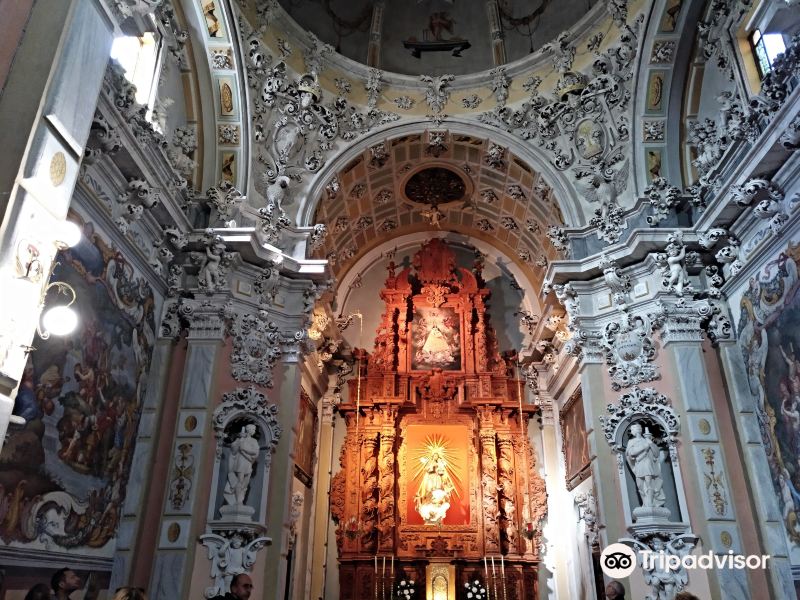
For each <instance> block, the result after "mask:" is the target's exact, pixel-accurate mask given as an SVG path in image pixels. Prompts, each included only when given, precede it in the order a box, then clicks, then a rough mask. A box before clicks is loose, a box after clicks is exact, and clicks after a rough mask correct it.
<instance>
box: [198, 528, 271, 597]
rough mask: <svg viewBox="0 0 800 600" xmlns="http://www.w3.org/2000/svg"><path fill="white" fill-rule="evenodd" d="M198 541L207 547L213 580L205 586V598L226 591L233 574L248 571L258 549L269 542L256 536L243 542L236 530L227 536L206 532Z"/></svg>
mask: <svg viewBox="0 0 800 600" xmlns="http://www.w3.org/2000/svg"><path fill="white" fill-rule="evenodd" d="M223 533H229V532H223ZM200 541H201V542H202V543H203V545H204V546H206V547H207V548H208V558H209V560H210V561H211V573H210V575H211V579H213V580H214V585H213V586H211V587H209V588H206V591H205V597H206V598H213V597H214V596H221V595H223V594H225V593H227V591H228V590H229V589H230V585H231V579H233V576H234V575H238V574H239V573H249V572H250V570H251V569H252V568H253V565H254V564H255V562H256V558H257V555H258V551H259V550H261V548H263V547H264V546H266V545H267V544H269V543H270V542H271V540H270V538H267V537H257V538H255V539H254V540H252V541H251V542H248V543H245V541H246V539H245V536H244V535H243V534H242V533H240V532H238V531H234V532H230V533H229V535H228V537H224V536H222V535H218V534H216V533H206V534H204V535H201V536H200Z"/></svg>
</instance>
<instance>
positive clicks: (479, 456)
mask: <svg viewBox="0 0 800 600" xmlns="http://www.w3.org/2000/svg"><path fill="white" fill-rule="evenodd" d="M481 270H482V265H481V264H480V263H477V264H476V265H475V268H474V269H473V270H472V271H470V270H468V269H464V268H457V267H456V263H455V256H454V254H453V252H452V251H451V250H450V249H449V248H448V247H447V246H446V245H445V243H444V242H442V241H441V240H439V239H434V240H431V241H430V242H428V243H426V244H425V245H424V246H423V247H422V248H421V249H420V251H419V252H418V253H417V254H416V255H415V256H414V260H413V263H412V267H409V268H406V269H404V270H402V271H400V272H399V273H397V274H396V273H395V271H396V267H395V265H394V264H390V265H389V267H388V271H389V273H388V277H387V279H386V283H385V287H384V288H383V289H382V290H381V292H380V297H381V299H382V300H383V301H384V303H385V310H384V313H383V317H382V321H381V324H380V326H379V327H378V331H377V335H376V339H375V347H374V349H373V351H372V352H371V353H367V352H365V351H357V352H356V353H355V354H356V358H357V363H358V364H357V365H356V368H355V371H356V373H357V376H356V377H354V378H353V379H351V380H350V382H349V385H350V389H349V400H348V402H347V403H346V404H341V405H340V406H339V407H338V410H339V412H340V413H341V415H342V416H343V417H344V419H345V421H346V424H347V435H346V438H345V441H344V444H343V447H342V451H341V455H340V459H339V460H340V463H341V467H342V469H341V471H339V472H338V473H337V474H336V475H335V477H334V478H333V482H332V488H331V505H332V515H333V518H334V520H335V521H336V523H337V530H336V541H337V546H338V551H339V566H340V574H339V580H340V584H341V586H340V587H341V597H342V598H343V599H344V598H348V599H350V598H352V599H367V598H376V597H382V596H384V595H385V597H386V598H389V597H390V591H391V590H392V589H393V588H392V586H393V585H395V588H394V589H396V584H397V582H398V581H400V579H401V578H402V579H405V580H415V581H416V582H419V584H420V585H419V587H418V588H417V590H416V597H418V598H421V597H423V596H424V595H425V584H424V582H425V581H426V570H428V569H427V567H428V566H430V565H431V564H439V565H441V564H451V565H453V566H454V569H455V571H454V572H455V585H456V597H457V598H461V597H466V596H465V594H464V593H463V592H464V582H465V581H467V580H470V581H473V580H475V579H476V578H477V579H480V580H481V581H484V579H485V578H486V577H487V574H488V575H489V576H490V577H491V573H487V568H486V566H485V563H484V557H485V556H490V557H495V558H496V560H499V558H500V556H501V555H502V556H503V558H504V581H505V586H506V590H505V595H506V599H508V600H510V599H514V598H523V597H524V598H533V597H536V579H537V568H538V562H539V554H538V552H539V537H540V527H541V523H542V519H543V517H544V515H545V511H546V492H545V487H544V481H543V480H542V478H541V477H540V476H539V475H538V468H537V465H536V456H535V454H534V452H533V450H532V448H531V446H530V443H529V442H528V440H527V436H526V435H524V434H523V431H525V432H526V431H527V425H528V420H529V419H530V418H531V416H532V415H533V414H535V413H536V412H537V410H538V407H537V406H536V405H534V404H529V403H525V402H524V400H521V399H520V394H521V393H522V392H523V387H522V384H521V382H520V381H518V380H517V379H515V378H514V374H515V370H514V368H515V365H514V364H513V363H512V362H511V360H506V359H504V358H503V357H502V356H501V354H500V349H499V348H498V347H497V341H496V336H495V334H494V329H493V327H492V326H491V323H490V322H489V317H488V315H487V310H486V307H487V302H488V300H489V296H490V292H489V290H488V289H487V288H486V285H485V282H484V281H483V278H482V276H481ZM509 356H513V353H512V354H509ZM357 409H358V410H357ZM357 414H358V416H357ZM376 556H380V557H381V561H380V566H382V564H383V559H382V557H384V556H388V557H391V558H390V559H387V560H391V565H392V572H391V575H389V574H388V571H386V570H385V569H381V568H379V562H378V561H377V560H376V558H375V557H376ZM386 564H389V563H388V562H387V563H386ZM387 579H388V581H387ZM378 580H380V584H378ZM378 590H380V593H377V594H376V592H377V591H378Z"/></svg>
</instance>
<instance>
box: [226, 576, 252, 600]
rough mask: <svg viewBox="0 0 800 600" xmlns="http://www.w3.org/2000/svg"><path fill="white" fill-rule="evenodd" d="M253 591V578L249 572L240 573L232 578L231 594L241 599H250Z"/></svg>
mask: <svg viewBox="0 0 800 600" xmlns="http://www.w3.org/2000/svg"><path fill="white" fill-rule="evenodd" d="M252 593H253V580H252V579H250V576H249V575H248V574H247V573H239V574H238V575H234V576H233V579H231V594H233V595H234V596H236V597H237V598H238V599H239V600H248V599H249V598H250V594H252Z"/></svg>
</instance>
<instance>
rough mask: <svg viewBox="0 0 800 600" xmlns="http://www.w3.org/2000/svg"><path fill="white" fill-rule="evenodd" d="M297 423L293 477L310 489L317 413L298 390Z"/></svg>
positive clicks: (315, 442)
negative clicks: (298, 409) (298, 408)
mask: <svg viewBox="0 0 800 600" xmlns="http://www.w3.org/2000/svg"><path fill="white" fill-rule="evenodd" d="M297 421H298V424H297V437H296V438H295V445H294V466H295V475H296V476H297V478H298V479H299V480H300V481H302V482H303V484H304V485H305V486H306V487H311V483H312V473H313V468H314V452H315V450H316V445H317V411H316V408H315V407H314V404H313V403H312V402H311V398H309V397H308V394H307V393H306V391H305V390H303V389H301V390H300V415H299V416H298V418H297Z"/></svg>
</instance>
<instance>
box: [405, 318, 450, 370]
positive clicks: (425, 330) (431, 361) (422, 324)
mask: <svg viewBox="0 0 800 600" xmlns="http://www.w3.org/2000/svg"><path fill="white" fill-rule="evenodd" d="M411 352H412V355H411V369H412V370H414V371H428V370H431V369H441V370H443V371H459V370H461V319H460V315H459V314H458V313H457V312H456V311H455V309H453V308H449V307H440V308H423V307H415V309H414V321H413V326H412V328H411Z"/></svg>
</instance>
